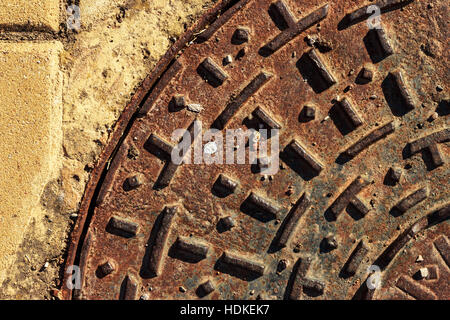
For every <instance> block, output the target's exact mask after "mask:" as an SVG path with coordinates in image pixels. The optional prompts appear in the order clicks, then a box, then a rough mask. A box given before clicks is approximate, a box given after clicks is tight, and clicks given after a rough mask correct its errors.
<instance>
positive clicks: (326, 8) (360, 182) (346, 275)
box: [66, 0, 450, 299]
mask: <svg viewBox="0 0 450 320" xmlns="http://www.w3.org/2000/svg"><path fill="white" fill-rule="evenodd" d="M224 3H225V2H221V3H219V4H218V7H219V8H221V7H222V8H225V9H227V10H222V11H215V10H212V11H211V13H210V16H214V13H217V14H216V16H218V18H217V19H216V20H215V21H214V22H212V23H211V24H210V27H209V28H207V29H206V30H205V31H204V32H203V33H202V34H200V35H198V37H197V41H195V42H192V41H191V40H192V39H191V38H192V36H193V34H194V32H193V31H190V33H189V32H188V34H187V35H186V36H184V38H183V39H182V40H183V41H184V42H183V41H181V40H180V41H179V42H178V43H177V44H176V45H175V47H174V48H172V49H171V51H169V53H168V55H167V56H166V58H164V59H163V60H162V62H161V63H160V64H159V66H158V68H157V71H156V72H155V73H154V74H153V76H152V77H150V80H146V81H147V82H145V83H144V86H143V89H141V91H139V93H138V96H139V97H138V98H135V99H134V100H133V101H134V102H132V103H131V104H130V106H129V107H128V108H127V111H126V112H125V115H128V118H127V116H123V119H124V120H121V122H119V125H118V129H117V131H116V134H115V136H114V137H113V141H112V142H111V145H112V146H111V145H110V146H109V147H108V149H107V150H109V151H107V152H105V155H104V157H103V160H102V161H101V162H100V163H99V165H98V167H97V169H96V174H95V175H94V177H93V180H92V182H91V187H90V188H89V189H88V191H87V194H86V197H85V199H84V202H83V206H82V210H81V214H82V219H81V220H80V221H79V222H78V224H77V227H76V229H75V232H74V235H73V238H72V245H71V249H70V251H69V257H68V260H67V265H68V266H69V265H71V264H74V263H78V264H79V265H80V267H81V269H82V287H81V289H80V290H76V291H75V292H74V294H73V296H74V297H76V298H83V299H117V298H126V299H133V298H139V297H140V296H142V295H144V296H146V297H149V298H150V299H189V298H206V299H235V298H237V299H252V298H256V297H258V296H260V297H266V298H269V299H283V298H292V299H313V298H314V299H351V298H375V299H384V298H389V299H390V298H416V299H433V298H444V299H448V298H449V279H450V278H449V269H448V268H449V265H448V263H449V261H448V259H449V244H448V243H449V242H448V238H449V237H450V226H449V223H448V218H449V203H450V198H449V189H450V188H448V180H449V176H450V174H449V164H448V157H449V155H450V151H449V145H448V141H449V139H450V136H449V129H448V128H449V122H448V113H449V112H448V108H449V107H448V98H449V97H448V92H447V91H446V88H445V86H446V85H448V83H449V81H448V80H449V79H448V66H447V65H446V64H445V61H448V50H441V51H439V45H438V44H439V43H441V44H442V45H444V44H445V43H446V33H445V27H444V26H445V24H446V21H447V20H448V19H445V16H446V14H447V9H446V7H445V4H444V2H443V1H442V2H441V1H434V2H430V3H428V4H424V3H422V2H420V1H388V0H386V1H379V2H378V3H377V4H378V5H379V7H380V9H381V12H382V13H383V14H382V15H381V26H382V29H379V30H378V29H376V30H369V29H368V26H367V23H366V19H367V18H368V17H369V16H370V15H369V16H368V15H367V14H366V11H365V10H366V9H365V6H367V5H368V3H367V2H366V1H339V2H338V3H334V2H329V3H327V2H326V1H325V2H324V1H314V0H308V1H289V0H283V1H273V0H258V1H256V0H253V1H251V0H249V1H245V0H242V1H235V2H230V3H229V5H228V7H227V6H224ZM370 4H374V3H372V2H371V3H370ZM360 8H363V9H360ZM217 10H218V9H217ZM218 12H219V13H220V14H218ZM255 17H258V18H255ZM202 21H203V22H200V24H199V25H198V26H200V27H197V28H198V29H201V26H202V25H205V21H208V19H203V20H202ZM209 21H211V20H209ZM428 21H433V23H434V24H436V25H432V24H431V23H429V24H427V23H428ZM436 21H437V22H436ZM417 23H419V24H420V26H421V27H420V28H422V29H425V31H421V30H420V28H417V27H416V24H417ZM416 28H417V30H416ZM441 28H443V29H442V30H441ZM183 43H188V44H189V45H188V46H186V47H184V48H183V49H182V45H183ZM427 43H432V45H433V46H434V47H433V48H435V52H434V53H433V52H429V51H430V50H429V48H428V49H427ZM421 45H422V46H423V47H422V49H421ZM436 47H437V48H438V49H436ZM181 49H182V50H181ZM436 50H437V51H436ZM178 51H180V54H179V55H176V54H177V52H178ZM425 53H426V54H425ZM436 54H441V55H442V57H439V58H438V57H437V56H436ZM432 55H435V58H433V57H432ZM229 56H231V57H232V58H231V59H230V58H229ZM168 57H170V58H168ZM227 57H228V58H227ZM172 58H173V59H174V60H172V61H171V59H172ZM170 61H171V62H170ZM419 61H420V62H419ZM443 61H444V62H443ZM169 62H170V63H169ZM164 68H166V69H165V70H166V71H165V72H164V73H163V72H162V70H164ZM158 70H159V71H158ZM157 79H159V81H158V80H157ZM149 83H151V84H152V86H153V87H152V88H151V87H150V85H149ZM146 90H147V91H149V94H148V96H147V97H146V98H144V95H143V92H145V91H146ZM190 105H191V107H189V106H190ZM192 105H194V106H195V107H192ZM138 106H140V109H138ZM130 110H131V111H130ZM133 112H136V115H137V116H136V117H133V118H131V119H130V116H131V114H132V113H133ZM430 116H431V117H430ZM255 118H256V120H258V121H259V123H261V124H262V125H264V126H265V127H268V128H272V129H279V140H280V146H281V150H280V159H281V160H280V170H279V171H278V172H277V173H276V174H273V175H272V176H270V177H264V176H262V175H261V174H259V173H258V172H256V171H255V170H253V169H252V166H251V165H250V164H212V165H207V164H205V163H203V164H195V163H191V164H181V165H177V164H175V163H173V162H172V161H171V158H170V153H171V151H172V150H173V147H174V146H175V145H176V144H177V143H178V141H176V140H174V141H172V140H171V136H172V133H173V132H174V131H175V130H177V129H187V128H190V129H192V124H193V122H194V120H200V121H202V124H203V131H205V130H206V129H209V128H217V129H219V130H221V131H223V132H225V130H226V129H237V128H242V129H248V128H249V127H250V126H251V125H250V124H251V123H252V121H253V120H255ZM250 120H251V121H250ZM127 123H128V128H127V130H125V125H126V124H127ZM190 131H191V136H192V137H194V136H195V134H194V133H193V132H192V130H190ZM117 132H118V133H117ZM123 132H125V135H124V137H123V139H121V140H119V139H120V136H121V135H122V133H123ZM196 139H201V137H200V138H199V137H198V136H196ZM197 141H198V140H197ZM193 143H195V142H193ZM113 149H115V150H117V152H113V151H112V150H113ZM111 154H112V157H111V159H110V155H111ZM109 160H111V162H110V166H109V167H108V168H109V170H107V172H106V175H105V177H104V179H100V172H101V171H102V170H103V168H104V167H105V164H106V163H109ZM265 161H266V160H263V159H260V162H259V165H264V163H265ZM97 184H98V186H97ZM95 188H97V192H94V189H95ZM85 221H86V222H85ZM416 255H417V256H418V255H422V256H423V261H422V262H416V260H417V256H416ZM419 260H421V259H419ZM372 265H376V266H378V267H379V268H380V270H381V279H382V281H381V285H380V286H379V287H378V288H377V289H375V290H372V289H369V288H367V285H366V280H367V279H368V278H370V277H371V275H370V273H369V267H370V266H372ZM416 273H417V275H416ZM419 278H420V279H419ZM181 288H183V289H182V290H181ZM70 295H71V292H70V291H68V290H66V297H70Z"/></svg>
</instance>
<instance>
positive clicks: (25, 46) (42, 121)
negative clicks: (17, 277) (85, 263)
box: [0, 42, 62, 280]
mask: <svg viewBox="0 0 450 320" xmlns="http://www.w3.org/2000/svg"><path fill="white" fill-rule="evenodd" d="M61 50H62V45H61V44H60V43H59V42H46V43H6V42H0V97H1V98H0V101H1V117H0V137H2V139H1V143H0V163H1V168H2V169H1V170H0V203H1V206H0V280H1V279H2V278H3V277H4V276H5V273H6V271H7V270H8V268H9V267H10V264H11V262H12V261H13V259H14V257H15V251H16V250H17V247H18V245H19V244H20V243H21V242H22V240H23V239H22V237H23V233H24V231H25V228H26V226H27V225H28V223H29V221H30V219H31V218H32V217H33V214H35V213H36V212H37V211H36V209H37V207H38V204H39V198H40V196H41V193H42V191H43V189H44V186H45V184H46V182H47V181H48V179H49V178H51V177H52V176H54V175H55V174H56V172H58V171H59V167H60V165H59V163H60V160H59V157H60V156H61V155H60V154H61V152H60V150H61V147H60V146H61V140H62V129H61V126H62V95H61V92H62V77H61V73H60V71H59V54H60V51H61Z"/></svg>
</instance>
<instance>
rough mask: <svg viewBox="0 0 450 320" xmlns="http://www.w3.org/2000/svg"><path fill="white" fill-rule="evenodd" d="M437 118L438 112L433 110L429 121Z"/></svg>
mask: <svg viewBox="0 0 450 320" xmlns="http://www.w3.org/2000/svg"><path fill="white" fill-rule="evenodd" d="M437 118H439V114H438V113H437V112H434V113H433V114H432V115H431V116H430V121H434V120H436V119H437Z"/></svg>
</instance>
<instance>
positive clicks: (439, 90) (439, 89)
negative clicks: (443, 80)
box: [436, 85, 444, 92]
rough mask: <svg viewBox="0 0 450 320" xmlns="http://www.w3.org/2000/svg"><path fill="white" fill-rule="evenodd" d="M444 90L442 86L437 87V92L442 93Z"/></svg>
mask: <svg viewBox="0 0 450 320" xmlns="http://www.w3.org/2000/svg"><path fill="white" fill-rule="evenodd" d="M442 90H444V89H443V88H442V87H441V86H440V85H438V86H436V91H437V92H441V91H442Z"/></svg>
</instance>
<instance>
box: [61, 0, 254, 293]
mask: <svg viewBox="0 0 450 320" xmlns="http://www.w3.org/2000/svg"><path fill="white" fill-rule="evenodd" d="M247 1H248V0H246V1H244V2H247ZM236 3H238V1H236V0H221V1H218V3H217V4H216V5H215V6H214V7H213V8H211V9H209V10H208V11H207V12H206V13H205V14H204V15H203V16H202V17H201V19H200V20H199V21H198V22H197V24H196V25H194V26H193V27H191V28H190V29H188V30H187V31H186V32H185V33H184V34H183V35H182V36H181V37H180V38H179V39H178V40H177V41H176V42H175V43H174V44H173V45H172V46H171V47H170V49H169V50H168V51H167V52H166V54H165V55H164V56H163V57H162V58H161V60H160V61H159V62H158V64H157V65H156V66H155V68H154V69H153V71H152V72H151V73H150V74H149V75H148V76H147V77H146V78H145V79H144V81H143V82H142V84H141V85H140V86H139V88H138V89H137V91H136V93H135V94H134V96H133V97H132V99H131V101H130V102H129V103H128V104H127V106H126V107H125V109H124V111H123V112H122V114H121V115H120V117H119V120H118V121H117V123H116V126H115V127H114V131H113V134H112V136H111V138H110V140H109V142H108V144H107V145H106V147H105V149H104V150H103V151H102V153H101V155H100V157H99V159H98V161H97V163H96V165H95V168H94V170H93V171H92V173H91V176H90V179H89V182H88V184H87V186H86V190H85V193H84V196H83V199H82V201H81V205H80V210H79V214H78V219H77V221H76V223H75V226H74V229H73V231H72V233H71V236H70V242H69V249H68V253H67V258H66V260H65V265H64V271H65V272H64V281H63V283H62V288H61V290H62V297H63V299H66V300H67V299H71V298H72V290H70V289H69V288H68V287H67V286H66V282H67V281H69V277H70V275H71V271H68V267H69V266H72V265H74V264H75V262H76V260H77V258H82V252H80V249H81V248H80V246H79V244H80V243H83V241H87V242H89V241H88V240H89V239H87V240H85V239H83V238H84V236H85V235H86V234H85V232H86V231H87V228H88V227H89V214H90V211H91V209H92V205H93V203H92V202H93V201H95V200H96V199H95V195H96V191H97V192H98V187H99V183H100V182H101V181H102V179H104V178H105V175H106V171H107V170H108V169H109V165H110V164H111V163H112V161H113V159H114V156H115V152H116V151H117V148H118V146H120V142H121V140H122V138H123V136H124V133H125V131H126V128H127V126H128V125H129V123H130V121H131V119H132V118H133V117H134V116H136V114H137V113H139V107H140V106H141V104H142V102H143V101H145V97H147V96H148V95H150V94H151V92H152V91H153V90H154V89H155V86H157V84H158V82H159V80H160V79H161V77H162V75H163V74H164V72H166V71H167V70H168V68H169V67H170V65H171V62H172V61H173V60H174V58H176V56H177V55H178V54H179V52H180V51H181V50H183V48H185V47H186V46H188V45H189V44H190V43H191V42H192V41H193V40H195V39H196V36H197V35H198V34H199V33H200V32H202V31H203V30H204V29H205V27H207V26H210V27H209V29H210V30H211V34H212V33H214V31H213V30H215V29H217V28H219V27H220V26H221V25H222V24H223V23H225V22H226V21H227V19H229V18H230V16H231V15H232V14H233V12H234V11H235V10H239V7H240V6H242V3H238V5H235V4H236ZM233 5H235V6H234V8H233ZM227 12H228V14H227ZM203 34H204V33H203ZM104 183H108V182H107V181H105V182H104Z"/></svg>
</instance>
